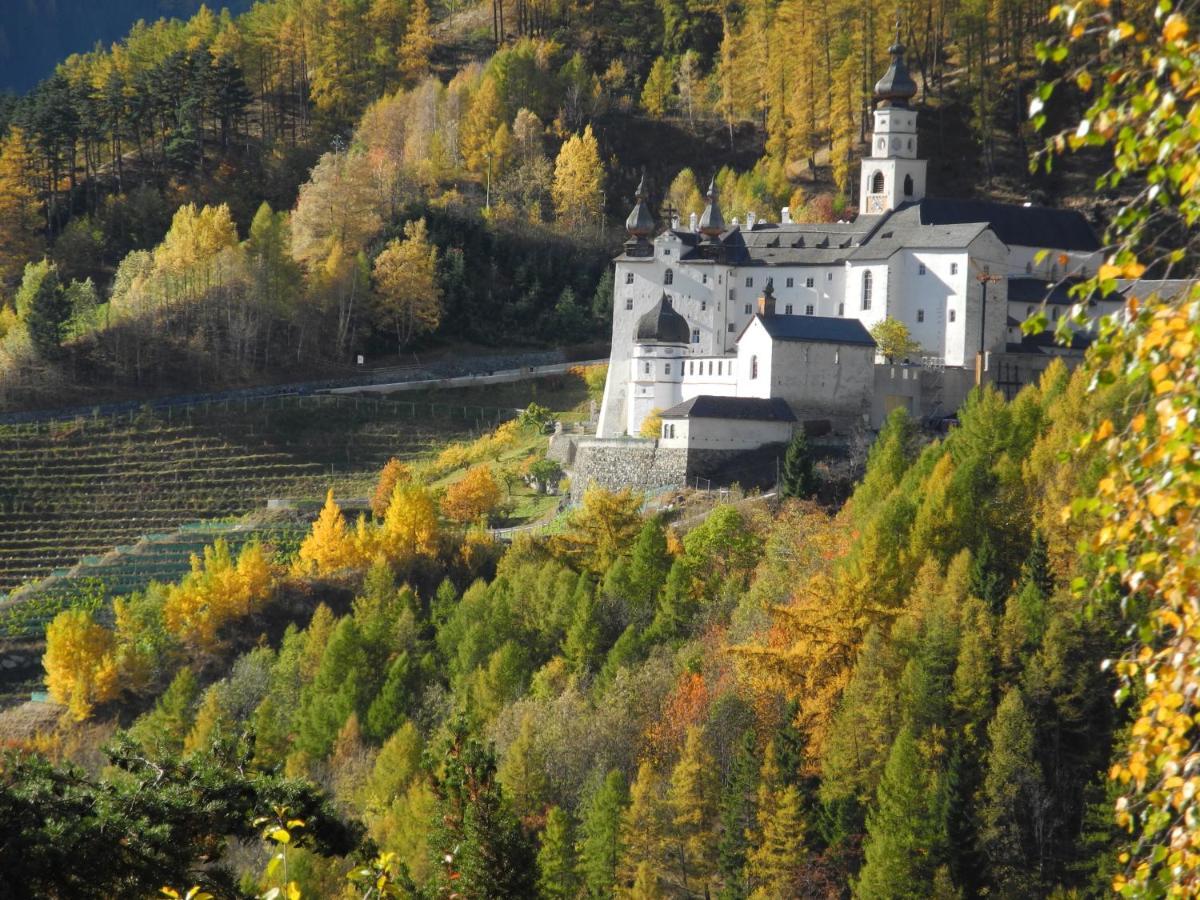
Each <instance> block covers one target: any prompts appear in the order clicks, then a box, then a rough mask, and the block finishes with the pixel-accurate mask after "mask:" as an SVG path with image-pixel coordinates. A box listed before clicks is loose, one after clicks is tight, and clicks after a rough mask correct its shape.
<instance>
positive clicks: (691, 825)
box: [665, 726, 716, 894]
mask: <svg viewBox="0 0 1200 900" xmlns="http://www.w3.org/2000/svg"><path fill="white" fill-rule="evenodd" d="M715 779H716V765H715V764H714V762H713V759H712V755H711V754H710V753H709V752H708V749H707V748H706V747H705V746H704V736H703V732H702V731H701V730H700V728H698V727H696V726H692V727H691V728H689V729H688V733H687V740H686V742H685V743H684V747H683V753H682V754H681V755H680V757H679V762H677V763H676V764H675V769H674V771H673V772H672V773H671V783H670V785H669V787H668V789H667V808H668V810H669V814H670V820H671V828H670V829H669V830H668V831H667V840H666V847H665V851H666V852H665V862H666V869H667V871H669V872H670V873H671V881H672V882H673V883H675V884H677V885H680V886H681V887H682V889H683V891H684V893H685V894H689V893H690V894H705V893H707V892H708V886H709V883H710V881H711V879H712V876H713V873H714V872H715V871H716V846H715V840H714V824H715V821H714V820H715V818H716V817H715V812H716V808H715V807H716V802H715V801H716V780H715Z"/></svg>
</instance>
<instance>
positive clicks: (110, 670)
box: [43, 609, 120, 721]
mask: <svg viewBox="0 0 1200 900" xmlns="http://www.w3.org/2000/svg"><path fill="white" fill-rule="evenodd" d="M114 646H115V640H114V638H113V634H112V632H111V631H109V630H108V629H107V628H105V627H104V626H103V625H100V624H98V623H97V622H96V621H95V620H94V619H93V618H92V614H91V613H90V612H87V611H85V610H81V609H69V610H65V611H63V612H61V613H59V614H58V616H57V617H55V619H54V621H53V622H51V623H50V626H49V627H48V628H47V629H46V655H45V657H44V658H43V665H44V666H45V669H46V688H47V689H48V690H49V692H50V696H52V697H53V698H54V699H55V700H57V701H58V702H59V703H61V704H63V705H64V706H66V707H67V709H68V710H69V711H70V713H71V715H72V716H73V717H74V718H76V719H78V720H81V721H82V720H83V719H86V718H87V717H88V716H89V715H91V712H92V707H93V706H95V704H97V703H104V702H106V701H108V700H112V699H114V698H115V697H116V696H117V694H118V693H119V690H120V685H119V679H118V675H119V673H118V671H117V667H116V665H115V661H114V659H113V649H114Z"/></svg>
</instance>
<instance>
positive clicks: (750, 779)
mask: <svg viewBox="0 0 1200 900" xmlns="http://www.w3.org/2000/svg"><path fill="white" fill-rule="evenodd" d="M758 770H759V760H758V752H757V740H756V738H755V735H754V730H753V729H750V728H748V729H746V731H745V732H744V733H743V734H742V740H741V743H740V745H739V746H738V752H737V755H736V756H734V758H733V767H732V769H731V771H730V773H729V779H728V780H727V781H726V783H725V787H724V788H723V789H722V791H721V803H720V822H721V837H720V839H719V841H718V842H717V872H718V873H719V874H720V876H721V891H720V893H719V894H718V897H719V898H720V900H743V898H745V897H746V896H747V895H748V894H749V892H750V885H749V879H748V875H747V872H746V854H747V852H748V850H749V848H750V836H751V835H752V834H753V833H754V827H755V823H756V821H757V815H758V798H757V796H756V785H757V783H758Z"/></svg>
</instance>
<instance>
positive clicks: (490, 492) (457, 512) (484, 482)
mask: <svg viewBox="0 0 1200 900" xmlns="http://www.w3.org/2000/svg"><path fill="white" fill-rule="evenodd" d="M499 502H500V485H499V484H497V483H496V476H495V475H493V474H492V468H491V466H487V465H478V466H471V468H469V469H467V474H466V475H464V476H463V477H462V478H461V479H460V480H458V481H456V482H454V484H452V485H450V487H448V488H446V494H445V496H443V497H442V514H443V515H445V516H446V518H447V519H450V520H451V521H453V522H458V523H459V524H466V523H467V522H474V521H475V520H476V519H479V518H481V517H483V516H486V515H488V514H489V513H491V511H492V510H494V509H495V508H496V504H497V503H499Z"/></svg>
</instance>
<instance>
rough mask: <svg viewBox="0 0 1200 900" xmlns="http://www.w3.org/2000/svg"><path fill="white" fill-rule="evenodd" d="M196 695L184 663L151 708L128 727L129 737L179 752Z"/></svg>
mask: <svg viewBox="0 0 1200 900" xmlns="http://www.w3.org/2000/svg"><path fill="white" fill-rule="evenodd" d="M199 697H200V685H199V684H198V682H197V681H196V675H195V673H194V672H193V671H192V670H191V669H190V668H189V667H188V666H184V667H183V668H182V669H180V670H179V671H178V672H177V673H176V675H175V677H174V678H172V679H171V683H170V685H168V686H167V689H166V690H165V691H163V694H162V696H161V697H159V698H158V702H157V703H155V704H154V709H153V710H151V711H150V712H148V713H146V714H145V715H144V716H142V717H141V718H139V719H138V720H137V721H136V722H135V723H134V724H133V727H132V728H130V729H129V734H130V736H131V737H133V738H134V740H136V741H138V742H139V743H140V744H142V746H144V747H146V748H147V749H149V750H152V751H153V750H156V749H161V750H164V751H166V752H169V753H178V752H179V751H180V750H182V749H183V739H184V737H185V736H186V735H187V732H188V729H189V728H190V726H191V722H192V717H193V707H194V706H195V705H196V701H197V700H198V699H199Z"/></svg>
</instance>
